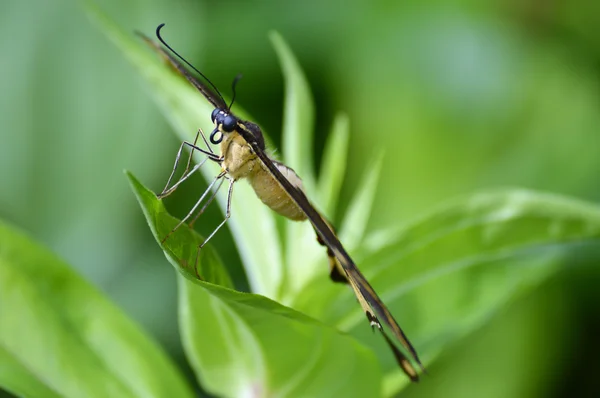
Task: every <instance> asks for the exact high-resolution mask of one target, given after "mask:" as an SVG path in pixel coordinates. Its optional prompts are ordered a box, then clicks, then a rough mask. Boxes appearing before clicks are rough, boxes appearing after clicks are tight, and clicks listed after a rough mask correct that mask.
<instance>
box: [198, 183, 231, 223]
mask: <svg viewBox="0 0 600 398" xmlns="http://www.w3.org/2000/svg"><path fill="white" fill-rule="evenodd" d="M225 178H226V179H228V180H229V177H227V176H225ZM223 181H224V179H221V181H219V185H217V189H215V190H214V192H213V194H212V195H211V197H210V198H209V199H208V200H207V201H206V203H204V206H202V208H201V209H200V211H199V212H198V213H196V215H195V216H194V218H193V219H192V221H190V222H189V223H188V226H189V227H190V228H193V227H194V223H195V222H196V220H198V218H199V217H200V216H201V215H202V214H203V213H204V210H206V208H207V207H208V206H209V205H210V204H211V203H212V201H213V200H214V199H215V197H216V196H217V192H219V189H221V185H223Z"/></svg>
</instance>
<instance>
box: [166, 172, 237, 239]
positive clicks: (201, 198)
mask: <svg viewBox="0 0 600 398" xmlns="http://www.w3.org/2000/svg"><path fill="white" fill-rule="evenodd" d="M225 174H226V173H225V172H224V171H223V172H221V173H219V175H218V176H216V177H215V179H214V180H213V181H212V182H211V183H210V184H209V185H208V187H207V188H206V190H205V191H204V193H203V194H202V196H200V199H198V201H197V202H196V204H195V205H194V207H192V209H191V210H190V211H189V213H188V214H187V215H186V216H185V217H184V218H183V219H182V220H181V221H179V223H178V224H177V225H176V226H175V228H173V229H172V230H171V232H169V233H168V234H167V236H165V237H164V238H163V240H162V241H161V243H165V241H166V240H167V239H168V238H169V236H171V234H172V233H173V232H175V231H176V230H177V229H178V228H179V227H181V225H183V223H185V222H186V221H187V220H188V218H190V217H191V216H192V214H194V212H195V211H196V209H197V208H198V206H200V204H201V203H202V202H203V201H204V198H205V197H206V195H208V193H209V192H211V189H212V187H213V186H214V185H215V184H216V183H217V181H219V180H221V179H222V178H223V177H225ZM221 184H222V180H221ZM220 187H221V185H219V188H220ZM217 190H218V188H217ZM230 190H231V188H230ZM211 236H212V235H211Z"/></svg>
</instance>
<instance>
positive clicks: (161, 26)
mask: <svg viewBox="0 0 600 398" xmlns="http://www.w3.org/2000/svg"><path fill="white" fill-rule="evenodd" d="M163 26H165V24H164V23H161V24H160V25H158V26H157V27H156V37H158V40H160V42H161V43H162V44H163V45H164V46H165V47H167V48H168V49H169V51H171V52H172V53H173V54H175V55H176V56H177V58H179V59H180V60H182V61H183V62H185V63H186V64H187V65H188V66H189V67H190V68H192V69H193V70H195V71H196V72H197V73H198V74H199V75H200V76H202V78H203V79H204V80H206V81H207V82H208V84H210V85H211V87H212V88H214V89H215V92H216V93H217V95H218V96H219V97H220V98H221V100H222V101H223V103H225V99H224V98H223V96H222V95H221V92H220V91H219V89H218V88H217V86H215V85H214V84H213V82H211V81H210V79H209V78H208V77H206V76H205V75H204V73H202V72H200V71H199V70H198V69H196V67H195V66H194V65H192V64H191V63H189V62H188V61H187V60H186V59H185V58H183V57H182V56H181V55H179V53H178V52H177V51H175V50H173V48H171V46H170V45H168V44H167V42H166V41H165V40H164V39H163V38H162V36H161V35H160V30H161V29H162V28H163Z"/></svg>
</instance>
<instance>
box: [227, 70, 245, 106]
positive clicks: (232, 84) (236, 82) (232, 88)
mask: <svg viewBox="0 0 600 398" xmlns="http://www.w3.org/2000/svg"><path fill="white" fill-rule="evenodd" d="M241 78H242V74H241V73H239V74H238V75H237V76H236V77H235V79H233V83H231V91H232V92H233V98H231V103H230V104H229V107H228V108H227V109H228V110H231V107H232V106H233V103H234V102H235V86H237V84H238V82H239V81H240V79H241Z"/></svg>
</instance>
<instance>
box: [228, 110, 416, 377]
mask: <svg viewBox="0 0 600 398" xmlns="http://www.w3.org/2000/svg"><path fill="white" fill-rule="evenodd" d="M236 131H237V132H238V133H239V134H240V135H241V136H242V137H243V138H244V140H246V142H248V144H249V145H250V146H251V147H252V149H253V150H254V152H255V153H256V155H257V156H258V158H259V159H260V160H261V162H262V163H263V165H264V166H265V167H266V168H267V169H268V170H269V171H270V173H271V174H272V175H273V177H274V178H275V180H276V181H277V182H278V183H279V185H281V187H282V188H283V189H284V190H285V191H286V192H287V193H288V194H289V195H290V197H291V198H292V199H293V200H294V202H295V203H296V204H297V205H298V206H299V207H300V209H302V211H303V212H304V213H306V216H307V218H308V219H309V220H310V222H311V224H312V225H313V228H314V229H315V231H316V232H317V235H318V237H319V238H320V240H321V241H322V242H323V243H324V244H325V245H326V246H327V248H328V249H329V250H330V251H331V253H333V256H334V257H335V260H337V261H338V262H339V265H340V266H341V267H342V269H343V270H344V272H345V274H346V278H347V279H348V282H349V284H350V286H351V287H352V290H353V291H354V294H355V295H356V298H357V299H358V302H359V303H360V305H361V307H362V308H363V310H364V312H365V314H366V316H367V319H368V320H369V322H370V323H371V326H372V327H377V329H379V331H380V332H381V333H382V335H383V337H384V339H385V341H386V343H387V344H388V346H389V347H390V349H391V350H392V352H393V353H394V356H395V357H396V361H397V362H398V364H399V365H400V367H401V368H402V369H403V370H404V372H405V373H406V374H407V375H408V377H410V379H411V380H412V381H418V380H419V375H418V373H417V371H416V369H415V368H414V367H413V366H412V364H411V363H410V361H409V360H408V359H407V358H406V356H405V355H404V354H403V353H402V352H401V351H400V350H399V349H398V348H397V347H396V345H395V344H394V343H393V342H392V341H391V339H390V338H389V337H388V336H387V334H386V333H385V331H384V330H383V327H382V326H381V323H380V322H379V319H378V316H379V317H381V318H382V319H383V321H384V322H385V323H386V324H387V325H388V326H389V327H390V329H391V331H392V334H393V335H394V336H395V337H396V339H397V340H398V341H399V342H400V344H401V345H402V346H403V347H404V348H405V349H406V351H408V352H409V353H410V356H411V358H412V359H413V360H414V361H415V362H416V363H417V364H419V366H420V367H421V369H422V370H423V371H424V370H425V369H424V367H423V364H422V363H421V361H420V360H419V356H418V355H417V352H416V351H415V349H414V347H413V346H412V344H411V343H410V341H409V340H408V338H407V337H406V335H405V334H404V332H403V331H402V329H401V328H400V326H399V325H398V323H397V322H396V320H395V319H394V317H393V316H392V314H391V313H390V311H389V310H388V309H387V307H386V306H385V304H383V302H382V301H381V299H380V298H379V296H378V295H377V293H376V292H375V290H374V289H373V287H371V285H370V284H369V282H368V281H367V279H366V278H365V277H364V276H363V274H362V273H361V272H360V270H359V269H358V267H356V264H354V261H352V258H351V257H350V255H349V254H348V253H347V252H346V250H345V249H344V247H343V246H342V244H341V242H340V240H339V239H338V238H337V236H336V235H335V233H334V232H333V230H332V229H331V227H330V226H329V225H328V223H327V222H326V221H325V220H324V219H323V217H322V216H321V214H320V213H319V212H318V211H317V210H316V209H315V208H314V207H313V206H312V204H311V203H310V202H309V200H308V198H307V197H306V195H304V193H303V192H302V191H300V190H298V189H296V188H295V187H294V186H293V185H292V184H291V183H290V182H289V181H288V180H287V179H286V178H285V177H284V176H283V174H281V172H280V171H279V169H277V167H276V166H275V165H274V164H273V162H272V161H271V159H269V157H268V156H267V155H266V153H265V152H264V151H263V150H262V149H261V148H260V146H259V144H258V142H257V140H256V139H255V138H254V135H253V134H252V133H251V131H250V130H248V129H247V128H246V127H245V126H244V124H243V122H238V128H237V129H236ZM329 250H328V252H329Z"/></svg>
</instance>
